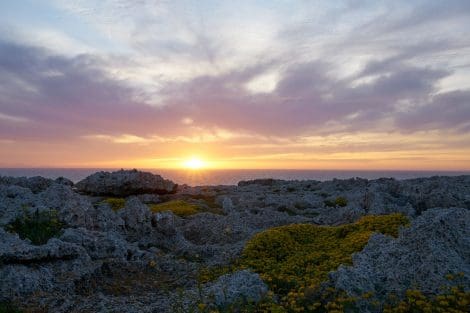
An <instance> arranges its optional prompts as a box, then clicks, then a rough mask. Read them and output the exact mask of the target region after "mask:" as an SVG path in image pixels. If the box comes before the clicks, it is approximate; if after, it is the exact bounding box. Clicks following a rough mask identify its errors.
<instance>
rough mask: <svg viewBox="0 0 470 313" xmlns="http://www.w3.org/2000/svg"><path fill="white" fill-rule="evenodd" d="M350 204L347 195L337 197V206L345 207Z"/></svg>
mask: <svg viewBox="0 0 470 313" xmlns="http://www.w3.org/2000/svg"><path fill="white" fill-rule="evenodd" d="M347 205H348V200H347V199H346V198H345V197H338V198H336V199H335V206H339V207H345V206H347Z"/></svg>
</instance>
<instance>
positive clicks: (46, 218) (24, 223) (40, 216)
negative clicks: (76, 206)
mask: <svg viewBox="0 0 470 313" xmlns="http://www.w3.org/2000/svg"><path fill="white" fill-rule="evenodd" d="M63 226H64V224H63V223H62V222H61V221H60V220H59V218H58V214H57V211H56V210H47V211H41V212H40V211H39V210H36V211H35V212H33V213H31V212H29V211H27V210H24V211H23V214H22V215H20V216H18V217H17V218H16V219H15V220H14V221H13V222H12V223H10V224H8V225H7V226H6V230H7V231H9V232H12V233H17V234H18V235H19V236H20V238H21V239H29V240H31V243H32V244H34V245H43V244H46V243H47V241H48V240H49V239H50V238H52V237H57V236H59V235H60V233H61V231H62V228H63Z"/></svg>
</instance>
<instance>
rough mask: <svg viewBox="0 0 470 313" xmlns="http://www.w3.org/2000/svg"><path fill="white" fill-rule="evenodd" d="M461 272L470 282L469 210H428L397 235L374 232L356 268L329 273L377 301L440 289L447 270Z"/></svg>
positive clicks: (340, 284) (341, 287) (340, 285)
mask: <svg viewBox="0 0 470 313" xmlns="http://www.w3.org/2000/svg"><path fill="white" fill-rule="evenodd" d="M457 273H461V274H463V276H462V277H461V279H460V280H461V281H460V283H462V284H463V285H464V286H467V287H468V286H470V211H469V210H467V209H459V208H451V209H441V208H436V209H430V210H427V211H426V212H424V213H423V214H422V215H421V216H420V217H418V218H417V219H416V220H414V221H413V223H412V225H411V226H409V227H408V228H404V229H402V231H401V232H400V235H399V237H398V238H396V239H395V238H392V237H388V236H385V235H381V234H375V235H373V236H372V237H371V238H370V240H369V242H368V244H367V246H366V247H365V248H364V250H363V251H362V252H359V253H357V254H355V255H354V256H353V265H352V266H340V267H339V268H338V270H337V271H336V272H333V273H331V274H330V278H331V281H332V283H333V285H334V286H335V287H336V288H337V289H339V290H344V291H346V292H347V293H348V294H349V295H351V296H356V297H357V296H360V295H362V294H363V293H365V292H372V293H373V294H374V295H375V296H376V297H377V298H378V299H379V300H383V299H384V297H385V296H386V295H387V294H391V293H395V294H397V295H403V293H404V292H405V291H406V290H407V289H419V290H421V291H423V292H424V293H433V294H435V293H438V292H439V290H440V288H441V287H442V286H444V285H448V284H449V283H450V282H449V281H448V280H447V279H446V275H447V274H457Z"/></svg>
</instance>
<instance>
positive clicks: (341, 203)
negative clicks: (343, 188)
mask: <svg viewBox="0 0 470 313" xmlns="http://www.w3.org/2000/svg"><path fill="white" fill-rule="evenodd" d="M323 203H324V204H325V206H326V207H334V208H336V207H345V206H347V205H348V199H346V198H345V197H337V198H336V199H334V200H325V201H323Z"/></svg>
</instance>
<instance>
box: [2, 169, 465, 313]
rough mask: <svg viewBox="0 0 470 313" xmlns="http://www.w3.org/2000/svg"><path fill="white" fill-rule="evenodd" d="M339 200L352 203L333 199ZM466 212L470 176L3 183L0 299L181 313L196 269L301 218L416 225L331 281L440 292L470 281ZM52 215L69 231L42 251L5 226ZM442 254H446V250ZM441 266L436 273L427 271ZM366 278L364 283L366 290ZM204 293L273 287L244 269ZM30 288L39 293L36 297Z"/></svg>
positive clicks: (251, 293) (143, 177) (380, 239)
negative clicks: (446, 274) (452, 278)
mask: <svg viewBox="0 0 470 313" xmlns="http://www.w3.org/2000/svg"><path fill="white" fill-rule="evenodd" d="M74 188H77V189H74ZM77 191H79V192H77ZM157 193H159V194H160V195H159V196H158V195H157ZM90 195H93V196H90ZM100 195H106V196H108V195H113V196H121V197H127V199H126V202H125V206H124V208H122V209H120V210H117V211H114V210H112V208H111V207H110V206H109V205H108V204H106V203H104V202H102V200H103V198H102V197H100ZM338 197H343V198H344V199H345V200H346V201H336V200H337V198H338ZM172 199H193V200H194V201H195V203H199V204H200V205H201V206H204V207H214V206H216V207H218V211H219V212H220V214H214V213H210V212H203V213H198V214H194V215H190V216H187V217H184V218H183V217H180V216H177V215H175V214H173V213H172V212H152V211H151V210H150V209H149V206H148V205H147V204H146V203H159V202H162V201H168V200H172ZM450 207H460V208H461V209H448V208H450ZM432 208H436V209H432ZM468 208H470V176H459V177H433V178H429V179H417V180H405V181H397V180H394V179H378V180H371V181H368V180H365V179H349V180H332V181H327V182H318V181H280V180H270V179H263V180H254V181H249V182H240V183H239V185H238V186H213V187H211V186H205V187H189V186H183V187H180V188H177V187H176V185H175V184H173V183H172V182H170V181H168V180H165V179H163V178H161V177H160V176H158V175H153V174H150V173H144V172H138V171H135V170H134V171H118V172H114V173H105V172H100V173H96V174H93V175H91V176H89V177H88V178H86V179H85V180H83V181H81V182H79V183H77V184H76V185H73V184H72V183H71V182H69V181H68V180H66V179H57V180H55V181H54V180H48V179H42V178H32V179H27V178H9V177H0V238H1V240H0V298H1V299H0V301H2V300H20V301H21V303H22V304H23V305H25V306H30V307H35V308H46V309H48V310H50V311H53V312H104V311H109V310H111V311H113V312H155V311H156V312H172V311H174V308H173V305H174V302H175V301H176V300H175V299H177V298H178V293H177V292H176V290H177V289H178V288H181V289H182V290H184V291H185V292H186V293H188V294H191V293H192V294H193V295H194V294H197V293H195V290H197V286H198V282H197V274H198V271H199V269H200V268H203V267H207V266H213V265H226V264H228V263H230V262H231V261H232V260H233V259H235V258H237V257H239V256H240V254H241V251H242V249H243V247H244V245H245V243H246V241H247V240H248V239H250V238H251V237H252V236H253V235H254V234H256V233H258V232H260V231H263V230H266V229H268V228H271V227H275V226H281V225H287V224H292V223H315V224H323V225H338V224H344V223H348V222H353V221H355V220H357V219H358V218H360V217H361V216H363V215H366V214H386V213H391V212H402V213H405V214H406V215H408V216H409V217H410V218H411V219H415V220H414V222H413V226H412V227H411V228H409V229H406V230H404V231H403V232H402V234H401V235H400V238H398V239H396V240H394V239H391V238H388V237H384V236H379V235H376V236H373V237H372V238H371V240H370V242H369V244H368V246H367V247H366V249H365V250H364V251H363V252H361V253H359V254H358V255H356V256H355V258H354V260H355V263H354V267H352V268H348V267H344V268H340V269H339V270H338V271H337V272H336V273H335V274H333V277H334V281H335V284H336V286H337V287H338V288H344V289H345V290H346V291H348V289H347V285H348V284H350V286H356V285H357V286H356V287H358V288H365V289H367V288H369V289H371V288H372V289H373V290H377V287H376V286H378V285H380V283H381V279H385V280H386V281H388V282H389V285H390V288H403V287H404V286H405V282H406V281H407V280H412V279H415V280H417V282H420V283H422V284H423V285H426V286H428V287H427V288H430V289H429V290H434V288H435V287H436V286H437V285H438V284H440V283H441V281H440V280H439V279H438V278H437V276H438V275H440V274H442V273H443V271H445V270H450V269H452V270H454V269H455V270H456V269H459V270H460V271H463V272H464V274H465V277H466V278H465V279H467V280H466V282H467V283H468V277H470V271H469V269H468V264H469V250H470V248H469V242H468V240H469V239H468V238H469V237H470V236H469V231H468V220H470V219H469V218H468V214H469V213H468V212H469V211H468V210H467V209H468ZM51 209H53V210H55V211H56V212H57V216H58V218H59V219H60V220H61V221H63V223H64V225H65V226H64V229H63V232H62V233H61V234H60V236H58V237H57V238H52V239H50V240H49V241H48V242H47V243H46V244H44V245H40V246H35V245H33V244H31V242H29V241H28V240H27V239H25V240H22V239H20V237H18V235H16V234H13V233H10V232H8V231H6V229H7V228H8V227H7V226H8V225H9V224H10V223H12V222H13V221H14V220H15V219H16V218H18V217H21V215H22V214H24V212H42V211H47V210H51ZM431 209H432V210H431ZM439 251H441V252H442V253H443V255H444V253H445V255H444V256H443V257H441V256H439V255H437V253H438V252H439ZM439 253H440V252H439ZM418 260H421V261H423V262H425V264H427V268H428V269H427V270H426V269H425V268H424V267H420V266H421V265H419V262H418ZM381 262H383V264H382V263H381ZM379 263H380V264H379ZM413 266H414V267H413ZM433 269H436V273H437V274H435V275H432V274H430V272H429V271H432V270H433ZM412 275H414V276H412ZM364 280H365V281H366V282H363V283H362V284H366V285H361V281H364ZM398 280H400V282H398ZM368 282H369V283H368ZM355 284H356V285H355ZM370 284H372V285H370ZM202 288H203V291H204V293H205V294H208V293H211V292H212V293H213V294H214V295H215V298H216V300H217V301H218V304H225V303H226V301H228V302H230V301H235V300H236V299H237V298H239V297H244V296H246V297H253V300H258V299H259V298H260V297H261V296H262V295H263V294H264V293H265V285H264V283H262V281H260V280H259V277H258V276H257V275H256V274H254V273H251V272H247V271H241V272H235V273H233V274H231V275H227V276H222V277H220V278H219V280H216V281H214V282H212V283H208V284H206V285H203V286H202ZM221 288H222V289H223V288H225V289H227V290H229V291H230V292H229V297H227V295H225V296H224V299H222V296H221V295H220V292H219V291H220V289H221ZM33 293H34V294H35V295H40V296H35V297H31V295H32V294H33ZM217 295H218V296H217ZM59 298H60V299H62V300H60V301H59V300H58V299H59ZM84 298H86V299H87V300H86V301H83V299H84ZM131 299H132V300H131ZM199 300H200V299H199ZM183 302H184V301H183ZM196 302H197V301H196ZM196 302H192V303H193V304H194V303H196ZM184 305H186V306H187V305H188V303H186V304H184V303H183V306H184Z"/></svg>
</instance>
